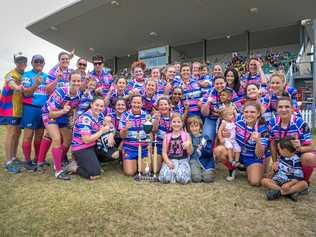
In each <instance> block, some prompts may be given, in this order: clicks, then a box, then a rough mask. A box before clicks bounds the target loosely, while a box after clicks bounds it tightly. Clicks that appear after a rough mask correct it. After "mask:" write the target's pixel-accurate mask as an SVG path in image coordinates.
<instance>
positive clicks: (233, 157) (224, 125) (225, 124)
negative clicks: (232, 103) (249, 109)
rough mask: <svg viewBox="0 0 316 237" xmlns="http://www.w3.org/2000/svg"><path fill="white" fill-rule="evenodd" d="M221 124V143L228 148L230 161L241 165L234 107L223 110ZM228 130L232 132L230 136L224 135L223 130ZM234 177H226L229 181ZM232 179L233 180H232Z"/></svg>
mask: <svg viewBox="0 0 316 237" xmlns="http://www.w3.org/2000/svg"><path fill="white" fill-rule="evenodd" d="M220 114H221V119H222V121H221V125H220V126H219V129H218V133H217V134H218V139H219V143H220V144H222V145H224V146H225V147H226V149H227V150H228V159H229V162H231V163H232V165H233V166H235V167H237V166H239V165H240V163H239V158H240V151H241V149H240V146H239V144H238V143H237V141H236V131H235V129H236V125H235V112H234V110H233V109H232V108H226V109H224V110H222V111H221V113H220ZM223 130H226V131H227V132H229V133H230V137H229V138H223V137H222V131H223ZM232 178H233V177H231V176H229V177H227V178H226V179H227V180H228V181H232V180H233V179H232ZM231 179H232V180H231Z"/></svg>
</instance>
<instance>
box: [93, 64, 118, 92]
mask: <svg viewBox="0 0 316 237" xmlns="http://www.w3.org/2000/svg"><path fill="white" fill-rule="evenodd" d="M88 77H93V78H95V80H96V83H97V87H96V88H97V89H98V88H101V89H102V95H103V96H105V95H106V94H107V93H108V92H109V90H110V87H111V85H112V83H113V77H112V75H111V74H110V73H109V72H106V71H105V70H104V69H103V70H102V71H101V73H100V74H98V73H97V72H96V71H95V70H93V71H92V72H89V74H88Z"/></svg>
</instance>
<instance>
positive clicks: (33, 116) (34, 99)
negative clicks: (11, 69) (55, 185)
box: [21, 55, 48, 171]
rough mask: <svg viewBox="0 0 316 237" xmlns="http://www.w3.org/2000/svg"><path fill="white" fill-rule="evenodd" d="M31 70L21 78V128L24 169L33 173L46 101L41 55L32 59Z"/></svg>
mask: <svg viewBox="0 0 316 237" xmlns="http://www.w3.org/2000/svg"><path fill="white" fill-rule="evenodd" d="M31 63H32V66H33V69H32V70H30V71H27V72H25V73H24V74H23V76H22V85H23V114H22V120H21V127H22V128H23V129H24V132H23V142H22V150H23V155H24V159H25V166H24V167H25V168H26V169H27V170H30V171H35V169H36V163H37V158H38V154H39V149H40V144H41V140H42V136H43V133H44V124H43V121H42V111H41V108H42V106H43V105H44V104H45V103H46V101H47V99H48V94H47V91H46V80H47V77H48V75H47V74H46V73H44V72H43V68H44V65H45V60H44V57H43V56H42V55H34V56H33V57H32V61H31ZM33 136H34V142H33V145H34V151H35V158H34V162H32V160H31V150H32V140H33Z"/></svg>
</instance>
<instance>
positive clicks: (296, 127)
mask: <svg viewBox="0 0 316 237" xmlns="http://www.w3.org/2000/svg"><path fill="white" fill-rule="evenodd" d="M268 126H269V131H270V140H271V142H272V143H275V142H277V141H279V140H280V139H281V138H284V137H286V136H292V137H294V138H296V139H299V140H300V142H301V144H302V145H303V146H304V145H311V144H312V134H311V130H310V128H309V126H308V124H307V123H306V122H305V121H304V120H303V119H302V118H301V117H299V116H296V115H292V116H291V120H290V123H289V124H288V126H287V127H286V128H283V127H281V118H280V116H276V117H275V118H272V119H271V120H270V121H269V124H268Z"/></svg>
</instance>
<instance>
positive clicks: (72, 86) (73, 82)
mask: <svg viewBox="0 0 316 237" xmlns="http://www.w3.org/2000/svg"><path fill="white" fill-rule="evenodd" d="M80 88H81V75H80V73H79V72H73V73H72V74H71V75H70V83H69V86H68V87H61V88H57V89H56V90H55V91H54V93H53V94H52V95H51V96H50V97H49V99H48V100H47V102H46V104H45V105H44V106H43V108H42V113H43V116H42V117H43V122H44V125H45V127H46V129H47V131H48V134H49V136H50V137H51V139H52V156H53V160H54V167H55V176H56V178H57V179H63V180H69V179H70V178H69V177H68V176H67V175H66V174H65V173H64V172H62V165H61V163H62V159H63V157H64V156H65V154H66V153H67V151H68V149H69V146H70V143H71V135H72V128H71V126H70V125H71V123H72V121H71V120H73V118H74V113H75V109H76V108H77V107H78V105H79V102H80ZM43 162H44V160H40V159H39V161H38V168H41V167H42V165H43Z"/></svg>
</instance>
